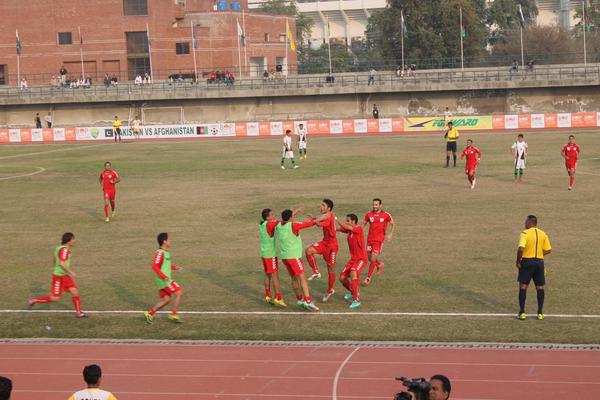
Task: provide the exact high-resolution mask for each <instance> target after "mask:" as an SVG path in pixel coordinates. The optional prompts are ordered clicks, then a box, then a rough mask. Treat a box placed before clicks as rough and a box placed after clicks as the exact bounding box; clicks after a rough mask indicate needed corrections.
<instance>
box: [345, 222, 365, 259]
mask: <svg viewBox="0 0 600 400" xmlns="http://www.w3.org/2000/svg"><path fill="white" fill-rule="evenodd" d="M351 228H352V229H345V228H342V232H343V233H345V234H347V235H348V248H349V249H350V258H351V259H353V260H366V259H367V248H366V247H365V234H364V231H363V228H362V226H353V227H351Z"/></svg>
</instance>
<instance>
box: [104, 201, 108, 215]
mask: <svg viewBox="0 0 600 400" xmlns="http://www.w3.org/2000/svg"><path fill="white" fill-rule="evenodd" d="M108 212H109V210H108V203H104V216H105V217H106V218H108Z"/></svg>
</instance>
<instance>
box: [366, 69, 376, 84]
mask: <svg viewBox="0 0 600 400" xmlns="http://www.w3.org/2000/svg"><path fill="white" fill-rule="evenodd" d="M376 73H377V71H375V68H373V67H371V69H370V70H369V82H368V83H367V86H371V85H374V84H375V74H376Z"/></svg>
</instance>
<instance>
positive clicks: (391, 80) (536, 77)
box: [0, 64, 600, 101]
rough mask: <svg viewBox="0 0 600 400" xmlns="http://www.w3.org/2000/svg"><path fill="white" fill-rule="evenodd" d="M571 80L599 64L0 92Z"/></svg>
mask: <svg viewBox="0 0 600 400" xmlns="http://www.w3.org/2000/svg"><path fill="white" fill-rule="evenodd" d="M569 80H596V81H600V65H598V64H594V65H588V66H586V67H584V66H573V67H569V66H559V67H551V66H544V67H537V68H534V69H533V70H531V71H527V70H524V69H520V70H518V71H510V69H509V68H486V69H473V70H464V71H460V70H438V71H429V70H424V71H415V72H413V73H411V74H408V75H405V76H402V77H398V76H396V74H393V73H378V74H376V75H375V76H374V77H373V79H370V76H369V74H368V73H352V74H349V73H347V74H339V75H335V76H333V77H329V76H326V75H295V76H282V77H281V78H280V79H274V80H271V79H269V80H265V79H259V78H244V79H240V80H235V81H233V82H230V83H228V82H215V83H209V82H208V81H206V80H203V81H198V82H193V81H191V80H189V81H183V82H168V81H161V82H154V83H151V84H148V85H135V84H133V83H131V82H126V83H120V84H118V85H115V86H105V85H93V86H91V87H89V88H76V89H70V88H62V87H59V88H57V87H53V86H33V87H29V88H27V89H19V88H14V87H5V88H0V98H5V99H6V98H21V99H25V98H30V99H36V98H48V97H52V98H60V99H61V100H65V101H66V100H68V99H69V98H77V99H82V98H86V97H90V98H98V97H111V98H114V97H119V96H121V97H122V96H128V97H129V98H131V97H135V98H140V97H141V98H151V97H154V96H157V95H158V96H161V95H165V96H167V95H171V94H178V95H181V96H183V97H193V96H198V97H201V96H202V95H203V94H205V93H221V94H222V95H226V93H228V92H229V93H231V92H235V91H256V92H257V95H259V94H261V92H264V91H272V90H275V91H285V90H290V91H292V90H296V89H306V88H356V87H363V89H364V87H368V86H373V88H380V89H382V88H387V89H397V88H402V87H406V90H411V86H414V85H421V86H423V85H425V86H426V85H430V86H431V88H432V89H433V90H435V88H436V86H437V85H440V84H447V83H461V82H462V83H481V82H510V81H513V82H527V81H529V82H535V81H537V82H542V81H555V82H564V81H569Z"/></svg>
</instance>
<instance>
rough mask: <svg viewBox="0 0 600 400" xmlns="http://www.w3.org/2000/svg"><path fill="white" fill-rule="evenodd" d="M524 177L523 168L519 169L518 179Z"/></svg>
mask: <svg viewBox="0 0 600 400" xmlns="http://www.w3.org/2000/svg"><path fill="white" fill-rule="evenodd" d="M523 175H525V170H524V169H523V168H519V178H522V177H523Z"/></svg>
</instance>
